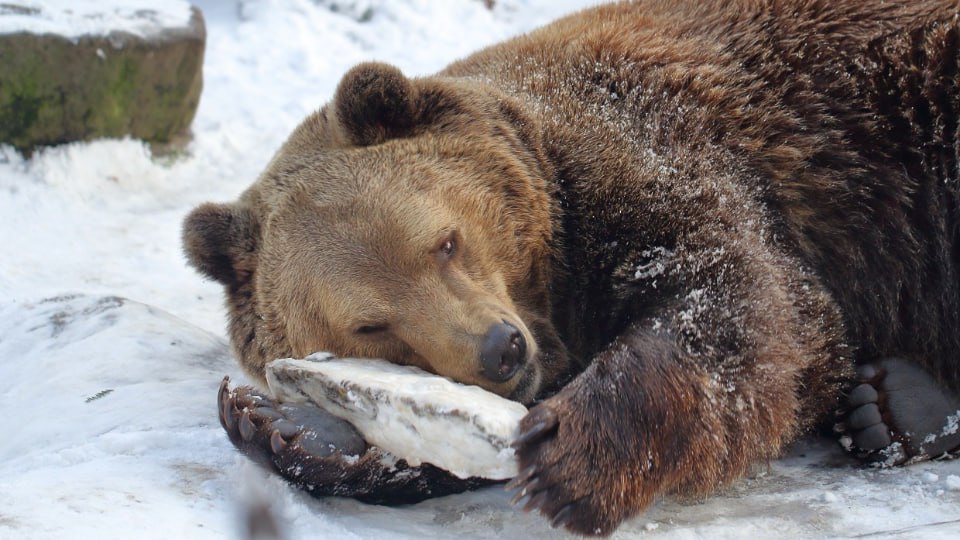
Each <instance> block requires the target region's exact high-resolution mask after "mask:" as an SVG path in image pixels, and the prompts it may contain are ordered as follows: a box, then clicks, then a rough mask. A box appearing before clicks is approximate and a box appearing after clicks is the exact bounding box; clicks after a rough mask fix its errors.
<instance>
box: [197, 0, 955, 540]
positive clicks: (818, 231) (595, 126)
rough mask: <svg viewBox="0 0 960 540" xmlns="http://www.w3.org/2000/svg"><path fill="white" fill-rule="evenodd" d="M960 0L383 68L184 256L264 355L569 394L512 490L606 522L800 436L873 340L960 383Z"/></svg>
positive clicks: (870, 350) (293, 142)
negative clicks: (507, 351) (513, 367)
mask: <svg viewBox="0 0 960 540" xmlns="http://www.w3.org/2000/svg"><path fill="white" fill-rule="evenodd" d="M958 11H960V9H958V3H957V2H955V1H936V0H924V1H906V0H904V1H902V2H889V1H887V2H880V1H862V0H848V1H837V0H756V1H751V0H715V1H710V2H704V1H700V0H686V1H684V0H662V1H657V0H650V1H645V2H636V3H623V4H614V5H610V6H603V7H599V8H595V9H592V10H589V11H584V12H582V13H578V14H576V15H573V16H570V17H568V18H565V19H562V20H560V21H558V22H556V23H554V24H552V25H550V26H547V27H545V28H543V29H541V30H538V31H536V32H533V33H531V34H529V35H526V36H522V37H519V38H516V39H513V40H511V41H508V42H506V43H503V44H500V45H497V46H494V47H491V48H488V49H486V50H484V51H481V52H479V53H477V54H475V55H473V56H471V57H469V58H467V59H465V60H462V61H460V62H457V63H454V64H453V65H451V66H450V67H448V68H447V69H446V70H444V71H443V72H441V73H439V74H438V75H436V76H432V77H425V78H422V79H413V80H411V79H407V78H406V77H404V76H403V75H402V74H401V73H400V72H399V71H397V70H396V69H395V68H392V67H389V66H385V65H382V64H364V65H361V66H358V67H357V68H354V69H353V70H352V71H351V72H349V73H348V74H347V75H346V76H345V77H344V79H343V81H342V82H341V83H340V86H339V88H338V89H337V93H336V96H335V98H334V100H333V102H332V103H331V104H330V105H328V106H326V107H325V108H323V109H322V110H321V111H319V112H317V113H315V114H313V115H311V116H310V117H309V118H307V119H306V120H305V121H304V122H303V123H302V124H301V125H300V126H299V127H298V128H297V129H296V130H295V131H294V133H293V134H292V135H291V136H290V138H289V140H288V141H287V142H286V143H285V145H284V146H283V148H281V150H280V151H279V152H278V153H277V155H276V157H275V158H274V160H273V161H272V162H271V164H270V165H269V167H268V168H267V170H266V171H265V172H264V173H263V175H262V176H261V177H260V179H259V180H258V181H257V182H256V183H255V184H254V185H253V186H252V187H250V188H249V189H248V190H247V191H246V192H245V193H244V194H243V195H242V196H241V198H240V200H239V201H237V202H236V203H232V204H228V205H205V206H201V207H200V208H198V209H197V210H196V211H195V212H194V213H193V214H191V216H190V217H189V218H188V219H187V222H186V225H185V245H186V250H187V253H188V255H189V257H190V260H191V261H192V262H193V263H194V264H195V265H196V266H197V268H199V269H200V270H201V271H203V272H204V273H206V274H207V275H209V276H211V277H213V278H215V279H217V280H219V281H221V282H223V283H224V284H225V285H226V287H227V299H228V304H229V308H230V312H231V337H232V340H233V343H234V346H235V348H236V351H237V354H238V356H239V357H240V360H241V363H242V364H243V366H244V367H245V368H246V369H247V371H248V372H249V373H250V374H251V375H253V376H255V377H259V378H262V376H263V366H264V363H265V362H268V361H270V360H272V359H274V358H277V357H283V356H304V355H306V354H308V353H311V352H313V351H315V350H329V351H333V352H335V353H337V354H340V355H349V356H374V357H383V358H387V359H390V360H393V361H396V362H401V363H408V364H413V365H418V366H420V367H423V368H425V369H428V370H431V371H434V372H436V373H440V374H443V375H447V376H450V377H452V378H454V379H457V380H460V381H463V382H468V383H474V384H479V385H481V386H484V387H486V388H488V389H490V390H492V391H495V392H498V393H501V394H503V395H507V396H510V397H512V398H514V399H518V400H521V401H524V402H527V403H530V402H531V401H533V400H534V399H535V398H545V399H544V400H543V401H542V402H541V403H540V404H539V405H537V406H536V407H534V408H533V409H532V410H531V412H530V414H529V415H528V417H527V418H526V419H525V420H524V421H523V422H522V424H521V428H520V432H519V434H520V435H519V439H518V459H519V462H520V470H521V471H522V472H521V474H520V476H519V477H518V478H517V479H516V480H515V481H514V483H513V485H515V486H517V487H519V488H520V489H522V490H523V492H524V493H526V494H527V495H529V496H531V500H530V501H529V504H528V507H531V508H539V509H540V510H541V512H543V513H544V514H545V515H546V516H548V518H550V519H552V520H553V521H554V522H555V523H557V524H564V525H566V526H567V527H568V528H570V529H571V530H574V531H577V532H581V533H588V534H589V533H598V534H605V533H609V532H610V531H612V530H613V529H614V528H615V527H616V526H617V525H618V524H619V523H620V522H621V521H623V520H624V519H626V518H627V517H629V516H631V515H633V514H634V513H636V512H637V511H638V510H640V509H642V508H644V507H646V506H647V505H648V504H650V502H651V501H653V500H654V499H655V498H656V497H657V496H659V495H662V494H667V493H681V494H703V493H707V492H709V491H711V490H713V489H715V488H716V487H717V486H720V485H722V484H724V483H725V482H728V481H730V480H732V479H735V478H737V477H738V476H740V475H741V474H742V473H743V472H744V471H745V470H746V469H747V467H748V466H749V465H750V464H752V463H756V462H758V461H763V460H767V459H770V458H773V457H775V456H777V455H778V453H779V452H780V451H781V450H782V448H783V447H784V445H785V444H787V443H788V442H790V441H792V440H794V439H795V438H796V437H797V436H798V435H799V434H801V433H804V432H805V431H808V430H809V429H810V428H811V427H813V426H814V425H816V424H817V423H818V422H820V421H822V420H823V419H825V418H826V417H827V416H828V413H831V412H832V411H833V410H835V409H836V408H837V407H838V403H839V401H838V400H839V399H840V397H841V395H842V385H843V383H844V382H845V381H846V380H848V379H849V378H850V377H851V375H852V367H853V364H854V361H855V360H866V361H870V360H873V359H876V358H878V357H881V356H889V355H899V356H901V357H905V358H908V359H909V360H912V361H914V362H917V363H919V364H921V365H923V366H925V367H926V368H927V369H929V370H930V371H931V372H932V373H933V374H934V375H935V376H936V377H937V378H938V379H939V380H941V381H942V382H944V383H946V384H948V385H953V387H954V388H956V385H957V383H958V382H960V362H958V361H957V354H958V353H960V332H958V331H957V329H958V328H960V273H958V272H960V242H958V234H960V229H958V227H960V218H958V215H957V213H958V210H960V209H958V203H960V195H958V190H960V188H958V181H960V179H958V176H960V174H958V154H960V146H958V144H960V142H958V141H960V137H958V111H957V109H958V107H960V104H958V98H960V92H958V89H957V85H958V75H957V68H958V50H960V49H958V21H957V17H958ZM500 321H503V322H506V323H509V324H510V325H513V326H515V327H516V328H517V329H518V330H519V332H520V334H522V337H523V339H524V340H525V341H526V343H527V344H528V347H529V350H527V351H526V353H527V354H526V357H525V358H526V360H527V361H526V363H524V364H523V365H522V366H521V367H520V368H519V369H518V372H517V374H516V375H514V376H513V377H511V378H508V379H507V380H499V379H497V378H495V377H494V378H491V377H490V376H488V374H487V373H485V372H484V371H483V369H481V367H480V361H478V358H479V357H482V356H483V354H484V352H483V350H484V346H485V345H484V343H485V342H484V339H485V337H484V336H485V335H488V334H489V333H488V332H487V329H488V328H490V327H491V325H495V324H497V323H498V322H500ZM485 332H487V334H485Z"/></svg>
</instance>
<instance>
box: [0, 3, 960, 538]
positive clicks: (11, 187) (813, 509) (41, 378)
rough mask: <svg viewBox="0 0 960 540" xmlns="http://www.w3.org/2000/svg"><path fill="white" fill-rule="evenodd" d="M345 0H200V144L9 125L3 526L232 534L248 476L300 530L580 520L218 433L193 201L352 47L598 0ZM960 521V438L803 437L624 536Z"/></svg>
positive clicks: (278, 129)
mask: <svg viewBox="0 0 960 540" xmlns="http://www.w3.org/2000/svg"><path fill="white" fill-rule="evenodd" d="M124 1H126V0H124ZM39 3H40V4H42V3H43V2H39ZM330 3H331V1H330V0H326V1H324V0H246V1H244V2H236V1H228V0H206V1H202V2H197V4H198V5H199V6H200V7H201V8H203V10H204V14H205V16H206V20H207V29H208V33H209V37H208V45H207V56H206V63H205V89H204V94H203V98H202V100H201V104H200V111H199V113H198V115H197V119H196V121H195V122H194V135H195V137H194V141H193V143H192V144H191V145H190V147H189V149H188V151H187V153H186V154H185V155H180V156H167V157H160V158H155V157H152V156H151V153H150V151H149V149H148V148H147V147H145V146H144V145H142V144H141V143H139V142H137V141H131V140H122V141H117V140H113V141H99V142H95V143H90V144H76V145H70V146H65V147H60V148H54V149H48V150H45V151H43V152H40V153H38V154H36V155H35V156H34V157H33V158H32V159H30V160H25V159H24V158H23V157H22V156H20V155H18V154H17V153H15V152H14V151H13V150H12V149H10V148H9V147H0V246H3V248H4V255H3V256H0V381H3V384H2V388H0V409H2V410H3V411H4V412H5V415H4V417H5V420H6V421H5V422H4V431H3V435H2V437H0V538H67V537H69V538H98V539H101V538H129V537H136V538H207V537H210V538H222V537H234V536H237V535H238V533H239V530H240V529H239V527H238V523H239V515H240V513H241V512H240V510H239V509H240V508H241V507H242V501H244V500H247V499H249V498H251V497H254V498H255V497H266V498H269V499H271V500H273V501H275V503H276V504H275V509H276V512H277V513H278V514H279V515H280V516H282V519H283V521H284V522H285V523H286V524H287V528H286V531H285V532H286V533H287V535H288V536H289V537H291V538H307V537H311V538H365V539H366V538H409V539H423V538H447V537H452V536H455V535H456V536H458V537H461V538H524V539H537V538H555V537H557V536H562V535H560V533H558V532H557V531H552V530H551V529H549V528H548V527H547V526H546V524H545V522H544V521H542V520H541V519H539V518H537V517H535V516H530V515H525V514H522V513H519V512H516V511H515V510H513V509H512V508H511V507H510V506H509V504H508V499H509V498H508V496H507V495H506V494H505V493H503V492H502V491H501V490H500V489H497V488H491V489H487V490H483V491H480V492H476V493H469V494H463V495H458V496H453V497H446V498H442V499H437V500H432V501H427V502H424V503H421V504H419V505H416V506H413V507H409V508H380V507H373V506H366V505H363V504H360V503H357V502H355V501H352V500H338V499H327V500H314V499H312V498H310V497H308V496H305V495H304V494H302V493H300V492H298V491H296V490H293V489H290V488H289V487H288V486H287V485H286V484H284V483H283V482H282V481H280V480H278V479H276V478H274V477H272V476H270V475H268V474H266V473H265V472H263V471H262V470H260V469H258V468H256V467H255V466H253V465H251V464H250V463H248V462H247V461H246V460H245V459H244V458H242V457H240V456H238V455H237V454H236V452H235V451H234V450H233V448H232V446H231V445H230V444H229V442H228V441H227V439H226V437H225V436H224V435H223V434H222V433H221V429H220V426H219V425H218V423H217V419H216V413H215V408H214V399H215V394H216V388H217V385H218V383H219V381H220V378H221V377H222V376H223V375H224V374H230V375H231V377H232V378H234V380H239V381H243V377H242V376H241V374H240V373H239V370H238V368H237V367H236V365H235V363H234V361H233V360H232V359H231V358H230V353H229V350H228V348H227V346H226V343H225V340H224V317H223V312H222V300H221V294H222V293H221V291H220V288H219V287H218V286H217V285H215V284H213V283H211V282H207V281H203V280H201V279H200V278H199V276H198V275H196V274H195V273H194V272H193V271H192V270H190V269H188V268H187V267H186V265H185V262H184V260H183V257H182V255H181V253H180V242H179V234H180V231H179V228H180V221H181V219H182V218H183V216H184V215H185V214H186V213H187V212H188V211H189V209H190V208H192V207H193V206H195V205H196V204H198V203H200V202H203V201H206V200H230V199H233V198H235V197H236V195H237V194H238V193H239V192H240V191H241V190H242V189H243V188H244V187H245V186H246V185H248V184H249V183H250V182H251V181H252V180H253V179H254V178H255V176H256V175H257V174H258V172H259V171H260V170H261V169H262V168H263V167H264V165H265V164H266V162H267V161H268V160H269V158H270V157H271V155H272V153H273V152H274V151H275V149H276V148H277V147H278V146H279V145H280V143H281V142H282V141H283V139H284V138H285V137H286V135H287V133H288V132H289V131H290V130H291V129H292V128H293V127H294V126H295V125H296V123H297V122H299V121H300V120H301V119H302V118H303V117H304V116H305V115H306V114H307V113H308V112H310V111H311V110H313V109H315V108H317V107H318V106H320V105H321V104H322V103H323V102H325V101H326V100H327V99H329V97H330V96H331V94H332V92H333V90H334V88H335V86H336V84H337V82H338V80H339V78H340V75H341V74H342V73H343V72H344V71H346V70H347V69H348V68H349V67H350V66H351V65H353V64H355V63H356V62H359V61H362V60H368V59H378V60H383V61H387V62H391V63H393V64H395V65H397V66H399V67H400V68H401V69H402V70H403V71H404V72H406V73H407V74H409V75H418V74H425V73H429V72H432V71H435V70H437V69H439V68H440V67H442V66H443V65H445V64H446V63H448V62H450V61H452V60H454V59H456V58H458V57H461V56H464V55H466V54H467V53H469V52H470V51H472V50H474V49H476V48H478V47H481V46H483V45H485V44H488V43H492V42H495V41H498V40H500V39H502V38H504V37H506V36H509V35H512V34H515V33H518V32H522V31H525V30H527V29H530V28H532V27H534V26H537V25H539V24H541V23H543V22H546V21H548V20H550V19H552V18H554V17H555V16H557V15H559V14H561V13H563V12H566V11H570V10H572V9H576V8H578V7H580V6H583V5H587V4H589V3H590V2H587V1H584V0H498V2H497V8H496V9H494V10H493V11H487V10H486V9H485V8H484V7H483V3H482V2H481V1H480V0H442V1H441V0H394V1H390V0H355V1H341V2H339V3H340V4H341V5H343V6H348V7H350V6H353V7H352V8H350V9H347V10H341V12H340V13H334V12H333V11H331V10H330V9H329V8H328V7H327V6H328V5H329V4H330ZM371 13H372V17H370V16H369V14H371ZM124 298H125V299H128V300H123V299H124ZM14 413H16V414H14ZM958 535H960V462H952V463H932V464H924V465H919V466H914V467H911V468H907V469H900V470H894V471H873V470H863V469H860V468H857V467H856V466H854V465H853V464H851V463H850V462H849V461H847V460H846V458H844V457H843V456H842V455H841V454H840V452H839V451H838V450H837V449H836V448H835V447H834V446H833V445H832V444H831V443H830V442H828V441H808V442H805V443H803V444H801V445H799V446H798V447H797V448H796V449H795V450H794V451H793V452H792V454H791V455H790V456H789V457H787V458H784V459H782V460H780V461H778V462H775V463H772V464H771V465H770V467H769V469H766V468H765V469H763V470H762V471H761V472H760V473H758V474H757V475H756V476H755V477H753V478H750V479H747V480H744V481H742V482H740V483H738V484H736V485H735V486H733V487H732V488H730V489H729V490H727V491H726V492H724V493H722V494H719V495H716V496H714V497H711V498H709V499H707V500H705V501H686V502H678V501H672V500H667V501H664V502H661V503H660V504H658V505H657V506H656V507H654V508H653V509H652V510H651V511H649V512H648V513H647V514H645V515H644V516H641V517H638V518H636V519H634V520H633V521H631V522H629V523H628V524H626V525H625V526H624V527H622V528H621V529H620V530H619V531H618V532H617V533H616V535H615V537H617V538H632V537H638V536H649V537H661V538H743V537H747V536H753V537H758V538H764V537H775V536H776V537H783V538H822V537H845V538H846V537H865V538H914V537H923V538H925V539H929V538H956V537H957V536H958Z"/></svg>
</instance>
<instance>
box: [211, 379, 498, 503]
mask: <svg viewBox="0 0 960 540" xmlns="http://www.w3.org/2000/svg"><path fill="white" fill-rule="evenodd" d="M229 382H230V380H229V378H226V377H224V379H223V382H222V383H221V384H220V392H219V393H218V395H217V409H218V410H219V416H220V424H221V425H223V429H224V430H226V432H227V435H228V436H229V437H230V441H231V442H233V444H234V445H235V446H236V447H237V448H239V449H240V450H241V451H242V452H243V453H244V454H246V455H247V456H248V457H250V458H253V459H254V460H255V461H257V462H259V463H261V464H263V465H266V466H268V467H271V468H273V469H274V470H276V471H277V472H278V473H279V474H280V475H281V476H283V477H284V478H286V479H287V480H288V481H290V482H292V483H293V484H295V485H297V486H300V487H302V488H304V489H306V490H307V491H309V492H310V494H312V495H315V496H325V495H336V496H342V497H354V498H356V499H359V500H361V501H364V502H368V503H374V504H410V503H415V502H419V501H422V500H424V499H427V498H429V497H439V496H441V495H447V494H450V493H459V492H461V491H464V490H467V489H475V488H477V487H481V486H485V485H489V484H491V483H492V481H490V480H485V479H482V478H468V479H466V480H461V479H460V478H457V477H455V476H453V475H451V474H449V473H448V472H446V471H444V470H443V469H440V468H437V467H434V466H432V465H427V464H424V465H422V466H420V467H410V466H409V465H407V462H406V461H404V460H402V459H397V458H396V457H394V456H392V455H390V454H388V453H386V452H383V451H382V450H380V449H379V448H377V447H375V446H368V445H367V443H366V441H364V439H363V437H362V436H361V435H360V433H359V432H358V431H357V430H356V428H354V427H353V426H352V425H351V424H350V423H348V422H346V421H344V420H341V419H339V418H337V417H335V416H333V415H331V414H329V413H327V412H325V411H324V410H322V409H320V408H318V407H314V406H312V405H310V404H308V403H279V402H277V401H275V400H273V399H271V398H269V397H267V396H263V395H260V394H258V393H257V392H256V391H255V390H254V389H253V388H250V387H238V388H235V389H233V390H231V389H230V386H229Z"/></svg>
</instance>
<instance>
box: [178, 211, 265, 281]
mask: <svg viewBox="0 0 960 540" xmlns="http://www.w3.org/2000/svg"><path fill="white" fill-rule="evenodd" d="M259 235H260V234H259V227H258V226H257V222H256V220H255V219H254V218H253V215H252V213H251V212H250V211H249V210H247V209H246V208H243V207H241V206H240V205H238V204H214V203H206V204H203V205H200V206H198V207H197V208H195V209H194V210H193V211H192V212H190V214H189V215H188V216H187V218H186V219H185V220H184V222H183V250H184V252H185V253H186V255H187V260H189V261H190V264H192V265H193V267H194V268H196V269H197V270H199V271H200V272H201V273H203V274H204V275H206V276H207V277H210V278H213V279H215V280H217V281H219V282H220V283H223V284H224V285H236V284H239V283H242V282H244V281H246V280H248V279H249V278H250V275H251V274H252V273H253V270H254V268H255V266H256V262H255V255H256V250H257V242H258V237H259Z"/></svg>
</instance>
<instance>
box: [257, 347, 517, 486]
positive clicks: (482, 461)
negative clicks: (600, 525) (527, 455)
mask: <svg viewBox="0 0 960 540" xmlns="http://www.w3.org/2000/svg"><path fill="white" fill-rule="evenodd" d="M321 354H323V353H321ZM267 384H268V385H269V387H270V390H271V393H272V394H273V395H274V396H275V397H276V398H277V399H279V400H281V401H286V402H292V401H296V402H303V401H309V402H311V403H314V404H316V405H317V406H319V407H320V408H322V409H324V410H326V411H328V412H330V413H331V414H333V415H334V416H337V417H339V418H342V419H344V420H346V421H348V422H350V423H351V424H352V425H353V426H354V427H356V428H357V430H359V431H360V433H362V434H363V435H364V439H366V441H367V442H369V443H370V444H373V445H376V446H377V447H379V448H381V449H383V450H386V451H387V452H390V453H391V454H393V455H394V456H397V457H399V458H403V459H405V460H406V461H407V463H409V464H410V465H413V466H415V467H416V466H418V465H420V464H421V463H431V464H433V465H436V466H438V467H440V468H442V469H445V470H447V471H450V472H451V473H453V474H454V475H456V476H458V477H460V478H470V477H472V476H477V477H481V478H490V479H494V480H506V479H510V478H513V477H514V476H516V475H517V461H516V458H515V457H514V451H513V449H512V448H510V443H511V442H512V441H513V433H514V430H516V427H517V425H518V424H519V423H520V420H522V419H523V417H524V416H526V414H527V408H526V407H524V406H523V405H521V404H519V403H517V402H516V401H509V400H507V399H505V398H502V397H500V396H498V395H497V394H494V393H492V392H488V391H486V390H484V389H483V388H480V387H479V386H470V385H464V384H459V383H456V382H453V381H451V380H449V379H446V378H444V377H440V376H437V375H432V374H430V373H427V372H425V371H423V370H421V369H418V368H416V367H413V366H398V365H396V364H390V363H388V362H386V361H383V360H370V359H357V358H329V356H328V355H325V354H323V355H322V356H318V355H311V356H308V357H307V358H305V359H303V360H297V359H292V358H285V359H280V360H276V361H274V362H271V363H270V364H268V365H267Z"/></svg>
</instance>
